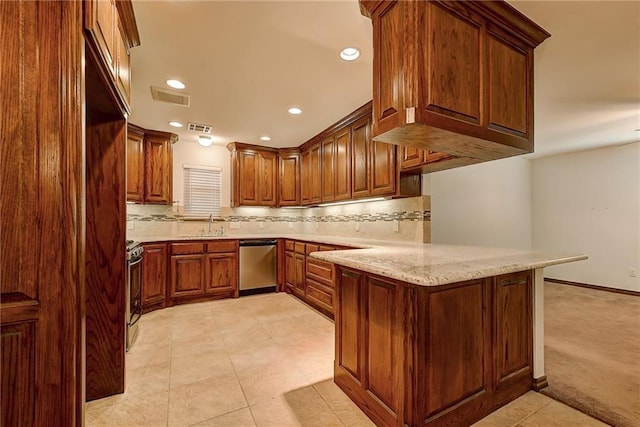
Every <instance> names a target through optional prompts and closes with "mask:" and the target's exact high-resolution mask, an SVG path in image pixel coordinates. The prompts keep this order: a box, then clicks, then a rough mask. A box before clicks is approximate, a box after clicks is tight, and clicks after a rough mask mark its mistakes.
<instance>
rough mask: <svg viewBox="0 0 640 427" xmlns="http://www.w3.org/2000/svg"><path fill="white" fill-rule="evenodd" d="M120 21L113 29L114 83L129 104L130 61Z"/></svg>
mask: <svg viewBox="0 0 640 427" xmlns="http://www.w3.org/2000/svg"><path fill="white" fill-rule="evenodd" d="M122 31H123V30H122V29H121V26H120V22H119V21H118V25H117V28H116V31H115V41H116V84H117V86H118V90H119V91H120V94H121V95H122V99H123V100H124V102H125V104H126V105H130V104H131V61H130V58H129V49H128V48H127V45H126V44H125V41H124V40H125V39H124V36H123V34H122Z"/></svg>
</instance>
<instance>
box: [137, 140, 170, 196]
mask: <svg viewBox="0 0 640 427" xmlns="http://www.w3.org/2000/svg"><path fill="white" fill-rule="evenodd" d="M176 140H177V136H176V135H175V134H173V133H168V132H158V131H146V132H145V135H144V176H145V179H144V183H145V185H144V201H145V202H146V203H157V204H167V205H169V204H171V201H172V197H173V144H174V143H175V141H176Z"/></svg>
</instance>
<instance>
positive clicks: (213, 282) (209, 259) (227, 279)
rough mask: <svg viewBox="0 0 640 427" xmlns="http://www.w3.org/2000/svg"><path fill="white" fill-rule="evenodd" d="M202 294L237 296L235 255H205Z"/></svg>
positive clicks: (236, 257) (236, 262) (236, 263)
mask: <svg viewBox="0 0 640 427" xmlns="http://www.w3.org/2000/svg"><path fill="white" fill-rule="evenodd" d="M204 293H205V294H207V295H220V296H232V297H237V296H238V256H237V255H236V254H235V253H233V252H231V253H213V254H206V255H205V279H204Z"/></svg>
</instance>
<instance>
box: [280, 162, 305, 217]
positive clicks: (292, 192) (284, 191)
mask: <svg viewBox="0 0 640 427" xmlns="http://www.w3.org/2000/svg"><path fill="white" fill-rule="evenodd" d="M278 189H279V196H278V197H279V203H280V206H297V205H299V204H300V154H299V153H290V154H281V155H280V176H279V179H278Z"/></svg>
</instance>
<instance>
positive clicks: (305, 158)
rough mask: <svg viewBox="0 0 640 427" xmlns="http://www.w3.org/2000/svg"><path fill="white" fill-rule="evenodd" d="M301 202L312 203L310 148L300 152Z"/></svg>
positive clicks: (304, 203)
mask: <svg viewBox="0 0 640 427" xmlns="http://www.w3.org/2000/svg"><path fill="white" fill-rule="evenodd" d="M300 157H301V167H300V203H301V204H303V205H308V204H310V203H311V152H310V151H309V150H306V151H303V152H302V153H300Z"/></svg>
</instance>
